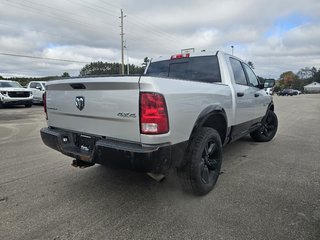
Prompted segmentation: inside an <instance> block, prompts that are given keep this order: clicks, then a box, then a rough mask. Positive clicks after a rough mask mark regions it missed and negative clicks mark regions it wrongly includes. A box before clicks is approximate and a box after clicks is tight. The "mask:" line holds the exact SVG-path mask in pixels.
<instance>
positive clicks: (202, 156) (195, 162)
mask: <svg viewBox="0 0 320 240" xmlns="http://www.w3.org/2000/svg"><path fill="white" fill-rule="evenodd" d="M190 141H191V142H190V145H189V147H188V150H187V153H186V161H187V163H186V165H185V166H184V167H182V168H179V169H178V170H177V173H178V176H179V179H180V182H181V184H182V187H183V188H184V190H186V191H187V192H190V193H193V194H195V195H199V196H201V195H205V194H207V193H208V192H210V191H211V190H212V189H213V187H214V186H215V184H216V182H217V180H218V177H219V174H220V169H221V163H222V143H221V139H220V135H219V134H218V132H217V131H216V130H214V129H212V128H201V129H199V130H198V131H197V132H196V134H195V136H194V137H193V138H192V140H190Z"/></svg>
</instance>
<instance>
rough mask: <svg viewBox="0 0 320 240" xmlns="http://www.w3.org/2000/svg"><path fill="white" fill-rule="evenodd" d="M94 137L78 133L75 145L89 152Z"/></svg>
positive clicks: (93, 143)
mask: <svg viewBox="0 0 320 240" xmlns="http://www.w3.org/2000/svg"><path fill="white" fill-rule="evenodd" d="M95 142H96V140H95V138H94V137H91V136H87V135H82V134H81V135H78V137H77V141H76V145H77V146H78V147H79V148H80V149H81V150H82V151H86V152H91V151H93V149H94V145H95Z"/></svg>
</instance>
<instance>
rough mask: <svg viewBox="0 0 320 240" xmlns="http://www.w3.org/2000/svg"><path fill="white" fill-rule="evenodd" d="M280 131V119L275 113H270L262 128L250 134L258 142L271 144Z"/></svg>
mask: <svg viewBox="0 0 320 240" xmlns="http://www.w3.org/2000/svg"><path fill="white" fill-rule="evenodd" d="M277 130H278V118H277V115H276V114H275V113H274V112H273V111H271V110H270V111H269V113H268V116H267V117H266V119H265V121H264V123H262V126H261V127H260V128H259V129H258V130H255V131H254V132H252V133H250V136H251V138H252V139H253V140H254V141H256V142H269V141H270V140H271V139H273V138H274V136H275V135H276V133H277Z"/></svg>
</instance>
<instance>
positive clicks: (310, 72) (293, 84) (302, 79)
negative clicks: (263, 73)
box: [258, 67, 320, 92]
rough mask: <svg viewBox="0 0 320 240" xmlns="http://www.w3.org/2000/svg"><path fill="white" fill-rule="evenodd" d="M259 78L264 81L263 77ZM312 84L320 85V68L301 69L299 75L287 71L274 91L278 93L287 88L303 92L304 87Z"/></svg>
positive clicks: (282, 74) (281, 76)
mask: <svg viewBox="0 0 320 240" xmlns="http://www.w3.org/2000/svg"><path fill="white" fill-rule="evenodd" d="M258 78H260V79H264V78H261V77H258ZM312 82H318V83H320V68H319V69H317V68H315V67H311V68H310V67H305V68H302V69H300V70H299V71H298V72H297V73H294V72H293V71H286V72H283V73H281V74H280V77H279V79H278V81H277V82H276V86H275V88H274V91H275V92H278V91H281V90H282V89H285V88H292V89H297V90H300V91H303V90H304V88H303V87H304V86H306V85H308V84H310V83H312Z"/></svg>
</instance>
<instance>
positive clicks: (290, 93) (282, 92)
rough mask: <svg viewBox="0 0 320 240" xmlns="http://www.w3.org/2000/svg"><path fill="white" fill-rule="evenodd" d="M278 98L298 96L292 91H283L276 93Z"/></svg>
mask: <svg viewBox="0 0 320 240" xmlns="http://www.w3.org/2000/svg"><path fill="white" fill-rule="evenodd" d="M278 95H279V96H293V95H298V92H296V91H295V90H293V89H283V90H282V91H280V92H279V93H278Z"/></svg>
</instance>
